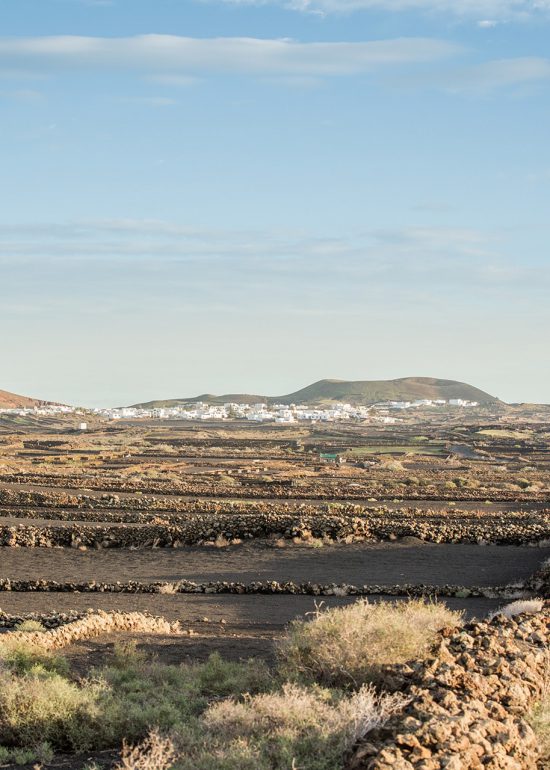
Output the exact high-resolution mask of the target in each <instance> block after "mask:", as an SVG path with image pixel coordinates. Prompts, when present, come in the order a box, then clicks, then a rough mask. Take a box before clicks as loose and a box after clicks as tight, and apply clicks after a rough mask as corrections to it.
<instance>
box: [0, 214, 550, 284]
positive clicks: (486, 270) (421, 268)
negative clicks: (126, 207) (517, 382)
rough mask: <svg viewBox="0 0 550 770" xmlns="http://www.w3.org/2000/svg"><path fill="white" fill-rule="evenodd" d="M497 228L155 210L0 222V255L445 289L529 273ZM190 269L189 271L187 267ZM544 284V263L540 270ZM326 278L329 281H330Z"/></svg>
mask: <svg viewBox="0 0 550 770" xmlns="http://www.w3.org/2000/svg"><path fill="white" fill-rule="evenodd" d="M504 242H505V238H504V237H503V235H502V234H499V233H495V232H492V231H485V230H479V229H471V228H463V227H407V228H395V229H384V230H370V231H367V232H364V233H356V234H355V235H353V236H338V235H336V236H332V237H330V236H322V237H321V236H313V235H312V234H311V233H308V232H295V231H292V232H288V231H282V230H280V231H253V230H250V231H238V230H215V229H197V228H192V227H186V226H184V225H181V224H178V223H173V222H167V221H162V220H134V219H116V220H102V221H90V222H72V223H46V224H27V225H11V226H8V225H4V226H2V227H0V261H1V262H4V263H5V264H17V263H22V262H23V263H39V264H43V263H48V264H50V263H51V264H52V265H53V264H57V263H59V264H60V265H62V264H65V265H71V264H74V263H76V262H81V263H88V264H90V263H92V264H93V263H94V262H98V263H99V262H101V263H107V264H109V266H110V269H112V268H113V266H114V265H116V264H117V263H118V264H125V263H128V262H131V263H132V265H133V266H134V267H137V266H140V267H141V269H147V270H152V271H156V270H162V271H164V270H165V269H166V266H167V264H170V265H172V266H175V265H177V264H178V263H185V264H186V265H188V266H189V268H190V269H194V268H193V266H195V267H196V271H198V272H197V275H202V276H204V273H203V267H204V265H205V264H212V265H215V269H216V270H217V271H222V272H223V271H225V272H228V273H230V274H231V275H232V276H233V278H235V276H237V280H240V279H239V278H238V276H239V275H241V276H242V275H243V274H246V275H247V276H248V280H258V277H259V278H260V279H261V280H262V281H263V282H265V281H266V280H268V278H267V276H269V275H271V276H278V277H279V278H283V277H284V276H292V282H293V283H294V284H296V285H300V282H301V281H302V280H303V281H306V283H307V282H308V281H311V280H313V281H316V280H317V278H318V277H322V280H323V281H324V282H326V281H327V276H329V275H331V276H333V277H332V278H331V279H330V280H331V281H336V282H337V283H338V284H339V285H341V286H344V285H350V286H351V285H353V284H355V283H356V282H357V281H359V282H360V281H365V280H366V281H369V282H372V283H373V285H375V284H379V285H381V286H382V285H391V286H395V285H403V286H404V287H405V286H406V285H408V284H409V283H412V284H417V285H419V286H422V285H423V284H424V282H425V281H428V282H429V284H430V285H436V284H437V285H439V286H441V287H443V288H445V287H446V288H447V289H448V290H449V291H453V290H454V289H455V287H456V286H464V285H468V286H472V287H475V286H478V285H479V286H485V287H491V286H495V285H497V284H498V285H504V284H509V285H513V284H514V282H518V281H521V280H531V279H532V277H533V275H534V271H536V270H538V268H535V267H532V266H531V267H530V266H529V265H526V264H520V263H519V262H518V261H516V260H515V259H514V258H511V257H509V256H506V254H505V251H506V250H505V243H504ZM186 275H188V273H186ZM537 281H538V283H539V285H543V284H544V285H546V286H547V285H548V282H549V281H550V272H549V271H548V270H545V271H542V272H540V270H539V273H538V277H537ZM329 282H330V281H329Z"/></svg>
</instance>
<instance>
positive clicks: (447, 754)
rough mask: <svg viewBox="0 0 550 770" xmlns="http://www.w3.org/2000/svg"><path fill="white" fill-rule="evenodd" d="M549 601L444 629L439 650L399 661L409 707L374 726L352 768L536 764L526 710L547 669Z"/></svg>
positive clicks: (471, 769)
mask: <svg viewBox="0 0 550 770" xmlns="http://www.w3.org/2000/svg"><path fill="white" fill-rule="evenodd" d="M549 624H550V607H547V608H546V610H545V611H544V612H541V613H538V614H536V615H525V614H524V615H519V616H517V617H515V618H511V619H509V618H507V617H505V616H504V615H502V614H500V615H497V616H496V617H494V618H493V619H492V620H491V621H476V622H472V623H468V624H466V625H465V626H463V627H462V628H460V629H447V630H444V631H443V632H441V634H440V637H439V640H438V643H437V645H436V647H435V649H434V653H433V656H432V657H431V658H429V659H428V660H426V661H423V662H419V663H416V664H412V665H411V666H407V665H403V666H395V667H392V668H391V669H390V670H389V671H388V675H389V676H390V681H391V674H393V675H394V686H395V689H399V690H401V691H402V692H403V693H404V694H405V695H407V696H408V697H409V698H410V702H409V705H408V706H406V707H405V709H404V711H403V712H402V713H401V714H400V715H398V716H396V717H394V718H393V719H392V720H391V721H390V722H389V723H387V724H386V725H385V726H384V727H383V728H381V729H379V730H377V731H373V732H370V733H369V734H368V735H367V737H366V738H365V739H364V740H363V741H362V742H361V743H360V744H359V745H358V746H357V747H356V749H355V751H354V752H353V755H352V756H351V757H350V760H349V762H348V764H347V770H443V769H444V770H482V768H484V769H485V768H486V769H487V770H535V768H537V767H540V765H538V759H539V751H538V747H537V740H536V737H535V735H534V733H533V731H532V729H531V727H530V726H529V725H528V723H527V722H526V721H525V714H526V713H527V712H528V710H529V709H530V707H531V706H532V705H533V704H534V703H535V702H536V701H537V700H538V699H539V698H540V697H541V694H542V691H543V688H544V686H545V677H547V676H548V661H549V651H548V645H549V642H550V633H549Z"/></svg>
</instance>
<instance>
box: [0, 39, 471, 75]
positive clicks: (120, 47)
mask: <svg viewBox="0 0 550 770" xmlns="http://www.w3.org/2000/svg"><path fill="white" fill-rule="evenodd" d="M461 50H462V49H461V48H460V47H459V46H457V45H455V44H453V43H450V42H447V41H444V40H437V39H433V38H414V37H410V38H396V39H391V40H375V41H368V42H351V43H350V42H329V43H300V42H297V41H294V40H289V39H260V38H247V37H240V38H239V37H227V38H208V39H201V38H190V37H179V36H175V35H139V36H135V37H123V38H106V37H77V36H70V35H65V36H56V37H51V36H50V37H31V38H3V39H0V70H2V69H5V70H14V69H15V70H18V71H20V70H25V69H26V70H30V71H38V72H42V73H43V72H45V71H65V70H70V71H74V70H75V69H81V70H104V71H110V72H113V71H119V72H125V71H134V72H141V73H144V74H146V75H156V74H159V75H162V76H176V75H177V76H181V75H185V76H189V75H191V76H193V75H195V74H197V73H217V74H224V73H229V74H253V75H260V76H272V75H287V76H322V75H353V74H360V73H364V72H369V71H371V70H373V69H376V68H378V67H382V66H387V65H398V64H412V63H421V62H431V61H435V60H439V59H442V58H445V57H448V56H451V55H453V54H456V53H458V52H459V51H461Z"/></svg>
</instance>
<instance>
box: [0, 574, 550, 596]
mask: <svg viewBox="0 0 550 770" xmlns="http://www.w3.org/2000/svg"><path fill="white" fill-rule="evenodd" d="M1 591H13V592H17V593H22V592H35V593H86V594H89V593H118V594H200V593H202V594H293V595H305V596H379V595H383V596H410V597H422V596H434V597H437V596H440V597H456V598H459V599H466V598H475V597H485V598H490V599H495V598H501V597H502V598H506V599H517V598H523V597H525V595H526V589H525V588H524V587H523V585H522V584H513V585H508V586H490V587H478V586H460V585H442V586H441V585H425V584H412V583H403V584H400V585H376V584H370V585H362V586H356V585H352V584H350V583H311V582H303V583H295V582H293V581H281V582H279V581H277V580H264V581H259V580H258V581H254V582H252V583H240V582H234V581H222V580H218V581H212V582H208V583H195V582H193V581H191V580H181V581H178V582H177V583H169V582H154V583H142V582H139V581H129V582H127V583H120V582H117V583H99V582H96V581H95V580H93V581H87V582H83V583H74V582H65V583H61V582H58V581H56V580H10V579H9V578H2V579H0V592H1ZM538 595H540V593H539V594H538Z"/></svg>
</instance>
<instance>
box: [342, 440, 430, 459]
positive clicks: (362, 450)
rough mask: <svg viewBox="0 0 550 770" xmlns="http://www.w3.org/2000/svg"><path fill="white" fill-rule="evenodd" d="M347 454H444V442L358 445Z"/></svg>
mask: <svg viewBox="0 0 550 770" xmlns="http://www.w3.org/2000/svg"><path fill="white" fill-rule="evenodd" d="M347 454H348V455H352V456H360V457H361V456H363V455H391V454H416V455H418V454H422V455H442V454H445V446H444V444H425V443H423V444H422V446H417V445H414V444H408V445H405V446H359V447H353V448H352V449H349V450H348V452H347Z"/></svg>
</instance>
